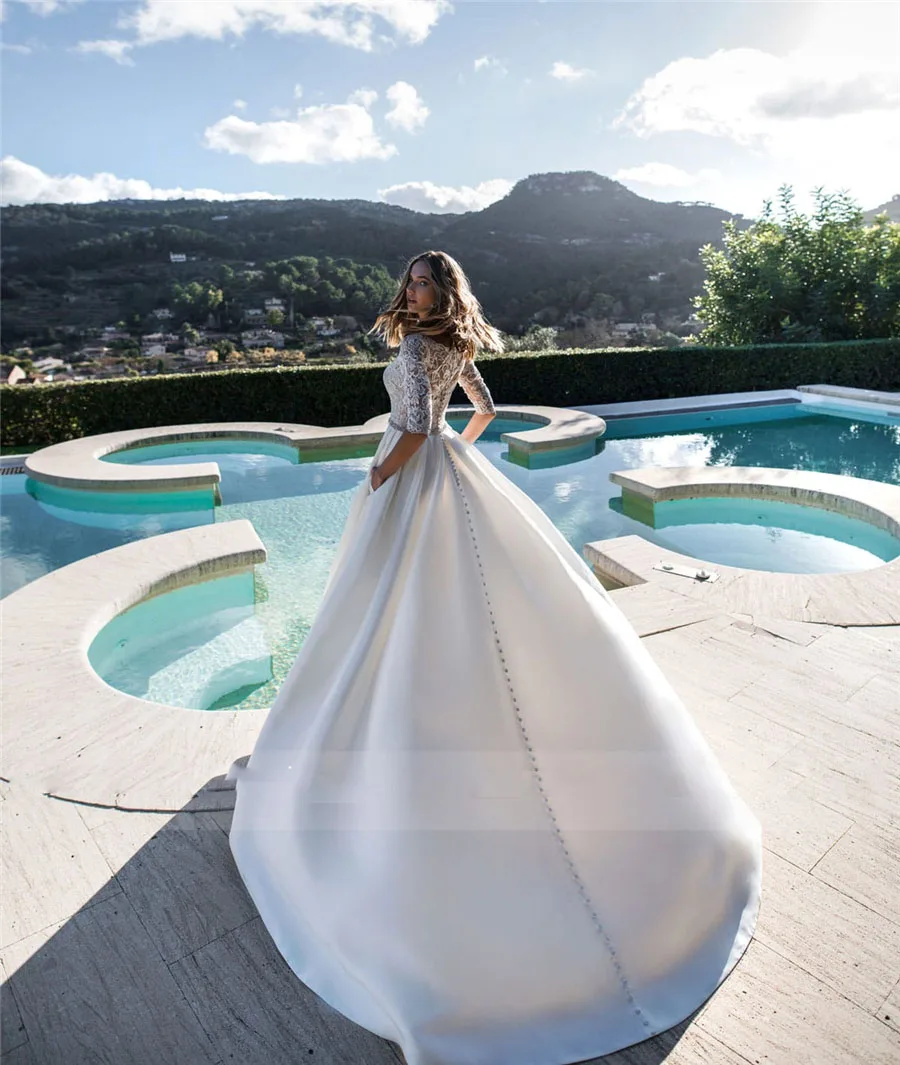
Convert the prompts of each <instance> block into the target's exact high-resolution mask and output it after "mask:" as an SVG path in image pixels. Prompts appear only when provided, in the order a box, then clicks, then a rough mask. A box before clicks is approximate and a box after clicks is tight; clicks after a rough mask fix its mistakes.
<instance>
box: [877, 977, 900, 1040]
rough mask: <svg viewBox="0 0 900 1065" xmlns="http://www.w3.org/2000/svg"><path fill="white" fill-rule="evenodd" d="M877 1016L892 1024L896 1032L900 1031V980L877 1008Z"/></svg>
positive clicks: (885, 1022)
mask: <svg viewBox="0 0 900 1065" xmlns="http://www.w3.org/2000/svg"><path fill="white" fill-rule="evenodd" d="M875 1016H876V1017H877V1018H878V1019H879V1020H880V1021H882V1022H883V1023H884V1024H887V1025H890V1027H891V1028H893V1029H894V1031H895V1032H900V980H898V981H897V983H896V984H895V985H894V988H893V990H892V991H891V993H890V994H889V995H888V997H887V998H886V999H885V1000H884V1002H882V1003H881V1006H880V1007H879V1008H878V1009H877V1010H876V1012H875Z"/></svg>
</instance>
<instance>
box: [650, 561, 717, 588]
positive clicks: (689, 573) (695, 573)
mask: <svg viewBox="0 0 900 1065" xmlns="http://www.w3.org/2000/svg"><path fill="white" fill-rule="evenodd" d="M653 568H654V569H658V570H660V571H661V572H663V573H674V574H675V575H676V576H678V577H690V579H691V580H692V581H699V582H700V583H701V584H714V583H715V582H716V581H717V580H718V579H719V574H718V573H716V571H715V570H714V569H695V568H694V567H693V566H677V565H675V564H674V563H672V562H657V563H656V565H655V566H654V567H653Z"/></svg>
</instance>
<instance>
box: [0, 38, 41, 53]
mask: <svg viewBox="0 0 900 1065" xmlns="http://www.w3.org/2000/svg"><path fill="white" fill-rule="evenodd" d="M0 51H2V52H18V54H19V55H31V53H32V52H33V51H34V49H33V48H30V47H29V46H28V45H27V44H7V43H6V41H0Z"/></svg>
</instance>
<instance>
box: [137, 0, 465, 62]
mask: <svg viewBox="0 0 900 1065" xmlns="http://www.w3.org/2000/svg"><path fill="white" fill-rule="evenodd" d="M450 10H451V5H450V3H449V0H178V2H177V3H173V2H172V0H143V3H142V5H141V6H140V7H139V8H138V10H137V11H135V12H133V13H131V14H127V15H124V16H123V17H122V19H121V20H120V25H121V26H124V27H127V28H130V29H133V30H134V31H135V34H136V36H137V41H138V43H140V44H157V43H158V42H160V41H173V40H177V39H178V38H180V37H205V38H208V39H212V40H219V41H221V40H223V39H224V38H226V37H243V36H245V34H247V33H248V32H250V31H251V30H253V29H257V28H258V29H262V30H268V31H270V32H272V33H277V34H295V33H296V34H305V33H310V34H316V35H318V36H320V37H324V38H325V39H326V40H329V41H331V42H333V43H335V44H343V45H347V46H349V47H351V48H359V49H361V50H363V51H367V52H368V51H372V49H373V48H374V45H375V40H376V32H375V31H376V23H377V20H380V21H381V22H382V23H386V24H387V27H388V29H389V30H392V31H393V32H394V34H395V35H396V37H397V38H399V39H400V40H402V41H404V42H406V43H408V44H420V43H421V42H422V41H424V40H425V39H426V38H427V37H428V35H429V33H430V32H431V30H432V29H433V28H434V26H435V25H436V24H437V22H438V20H439V19H440V18H441V16H442V15H444V14H446V13H447V12H448V11H450Z"/></svg>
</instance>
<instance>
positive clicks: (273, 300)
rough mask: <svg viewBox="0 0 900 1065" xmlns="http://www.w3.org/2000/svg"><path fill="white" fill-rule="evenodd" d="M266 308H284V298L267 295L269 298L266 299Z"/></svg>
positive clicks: (276, 309)
mask: <svg viewBox="0 0 900 1065" xmlns="http://www.w3.org/2000/svg"><path fill="white" fill-rule="evenodd" d="M266 310H267V311H283V310H284V300H282V299H279V298H278V297H277V296H269V298H268V299H267V300H266Z"/></svg>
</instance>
